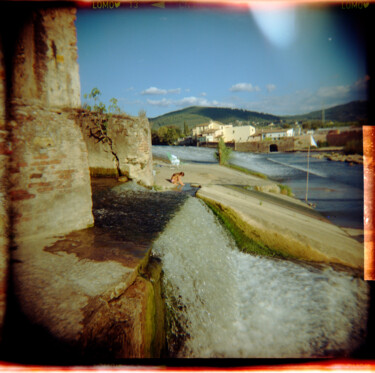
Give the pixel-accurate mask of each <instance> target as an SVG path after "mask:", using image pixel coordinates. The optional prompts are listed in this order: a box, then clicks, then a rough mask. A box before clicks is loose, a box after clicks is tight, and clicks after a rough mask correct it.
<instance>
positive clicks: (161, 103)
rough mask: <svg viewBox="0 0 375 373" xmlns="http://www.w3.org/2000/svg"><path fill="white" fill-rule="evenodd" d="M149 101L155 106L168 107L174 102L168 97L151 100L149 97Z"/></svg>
mask: <svg viewBox="0 0 375 373" xmlns="http://www.w3.org/2000/svg"><path fill="white" fill-rule="evenodd" d="M147 103H148V104H149V105H153V106H162V107H167V106H170V105H171V104H172V101H171V100H167V99H166V98H163V99H162V100H149V99H147Z"/></svg>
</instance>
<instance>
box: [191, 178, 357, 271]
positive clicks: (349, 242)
mask: <svg viewBox="0 0 375 373" xmlns="http://www.w3.org/2000/svg"><path fill="white" fill-rule="evenodd" d="M197 196H198V197H200V198H202V199H205V200H208V201H209V202H211V203H214V204H216V205H218V206H219V207H220V208H222V209H223V210H224V211H225V212H227V213H228V214H229V215H230V216H231V217H232V218H233V219H234V220H235V221H236V223H237V224H238V225H239V226H240V228H242V229H243V230H244V232H245V233H246V234H247V235H248V236H249V237H251V238H254V239H257V240H260V241H262V242H264V243H265V244H267V245H268V246H269V247H271V248H274V249H276V250H280V251H282V252H286V253H289V254H292V255H294V256H296V257H299V258H302V259H307V260H312V261H322V262H332V263H340V264H343V265H346V266H350V267H354V268H363V265H364V262H363V260H364V257H363V245H362V244H360V243H359V242H357V241H355V240H353V239H352V238H350V237H349V236H348V235H347V234H346V233H345V232H344V231H343V230H342V229H340V228H339V227H337V226H335V225H334V224H331V223H329V222H327V221H324V220H322V219H319V218H317V217H316V216H313V214H308V213H306V212H301V210H300V208H299V207H297V205H296V208H293V207H291V206H290V204H288V205H283V203H278V204H275V203H273V202H270V201H267V200H262V201H260V199H259V198H257V196H256V195H252V194H251V193H244V192H241V191H237V190H233V189H231V188H228V187H225V186H219V185H207V186H204V187H203V188H202V189H200V190H199V191H198V192H197ZM284 199H285V197H284ZM290 200H291V201H292V199H290ZM280 201H282V200H280Z"/></svg>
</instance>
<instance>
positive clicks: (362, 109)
mask: <svg viewBox="0 0 375 373" xmlns="http://www.w3.org/2000/svg"><path fill="white" fill-rule="evenodd" d="M324 117H325V120H326V121H334V122H356V121H361V120H366V119H367V118H368V102H367V101H352V102H349V103H347V104H343V105H337V106H333V107H330V108H327V109H325V110H324ZM284 119H286V120H288V119H293V120H321V119H322V110H317V111H312V112H311V113H307V114H302V115H293V116H287V117H284Z"/></svg>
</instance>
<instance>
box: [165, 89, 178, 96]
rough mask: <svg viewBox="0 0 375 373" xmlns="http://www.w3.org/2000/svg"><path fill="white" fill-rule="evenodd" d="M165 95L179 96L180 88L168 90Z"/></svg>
mask: <svg viewBox="0 0 375 373" xmlns="http://www.w3.org/2000/svg"><path fill="white" fill-rule="evenodd" d="M167 93H174V94H177V95H179V94H180V93H181V88H175V89H168V91H167Z"/></svg>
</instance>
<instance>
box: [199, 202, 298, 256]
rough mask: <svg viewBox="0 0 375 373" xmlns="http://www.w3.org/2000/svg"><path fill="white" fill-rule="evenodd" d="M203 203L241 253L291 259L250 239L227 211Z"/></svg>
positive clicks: (211, 204)
mask: <svg viewBox="0 0 375 373" xmlns="http://www.w3.org/2000/svg"><path fill="white" fill-rule="evenodd" d="M203 201H204V202H205V203H206V205H207V206H208V207H209V208H210V209H211V210H212V212H213V213H214V214H215V216H217V217H218V219H219V221H220V222H221V223H222V225H223V226H224V227H225V228H226V229H227V230H228V231H229V232H230V233H231V235H232V237H233V238H234V240H235V242H236V244H237V247H238V248H239V249H240V251H242V252H244V253H248V254H257V255H262V256H268V257H274V258H281V259H286V258H291V256H290V255H287V254H283V253H281V252H279V251H276V250H274V249H271V248H269V247H268V246H266V245H264V244H263V243H262V242H259V241H256V240H254V239H251V238H249V237H248V236H247V235H246V234H245V233H244V232H243V231H242V230H241V229H240V228H239V227H238V226H237V224H236V223H235V222H234V220H233V219H232V218H231V217H230V216H229V215H228V214H227V213H226V212H225V211H223V210H222V209H221V208H220V206H218V205H216V204H213V203H211V202H209V201H207V200H205V199H203Z"/></svg>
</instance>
